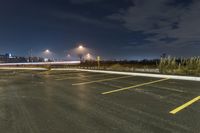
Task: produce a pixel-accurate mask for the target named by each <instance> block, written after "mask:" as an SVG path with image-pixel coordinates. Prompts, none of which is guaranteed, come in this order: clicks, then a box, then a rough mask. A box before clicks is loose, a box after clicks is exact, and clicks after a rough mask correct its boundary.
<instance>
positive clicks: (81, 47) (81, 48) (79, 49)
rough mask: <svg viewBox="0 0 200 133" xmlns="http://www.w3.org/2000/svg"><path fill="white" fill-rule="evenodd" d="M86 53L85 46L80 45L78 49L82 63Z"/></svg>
mask: <svg viewBox="0 0 200 133" xmlns="http://www.w3.org/2000/svg"><path fill="white" fill-rule="evenodd" d="M84 51H85V47H83V45H79V46H78V48H77V52H78V56H79V59H80V61H82V60H83V54H84Z"/></svg>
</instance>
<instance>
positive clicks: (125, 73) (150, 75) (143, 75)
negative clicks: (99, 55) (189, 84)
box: [51, 68, 200, 81]
mask: <svg viewBox="0 0 200 133" xmlns="http://www.w3.org/2000/svg"><path fill="white" fill-rule="evenodd" d="M51 70H53V71H59V70H60V71H63V70H69V71H70V70H73V71H85V72H95V73H107V74H120V75H132V76H142V77H154V78H170V79H178V80H189V81H200V77H192V76H178V75H163V74H150V73H134V72H117V71H104V70H87V69H76V68H54V69H51Z"/></svg>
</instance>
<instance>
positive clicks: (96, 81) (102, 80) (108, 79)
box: [72, 76, 133, 85]
mask: <svg viewBox="0 0 200 133" xmlns="http://www.w3.org/2000/svg"><path fill="white" fill-rule="evenodd" d="M129 77H133V76H122V77H115V78H107V79H101V80H95V81H88V82H82V83H75V84H72V85H85V84H91V83H98V82H104V81H111V80H116V79H123V78H129Z"/></svg>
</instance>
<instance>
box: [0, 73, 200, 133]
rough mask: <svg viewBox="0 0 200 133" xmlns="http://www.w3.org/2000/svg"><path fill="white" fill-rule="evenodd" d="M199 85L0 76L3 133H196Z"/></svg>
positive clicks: (98, 76) (84, 76)
mask: <svg viewBox="0 0 200 133" xmlns="http://www.w3.org/2000/svg"><path fill="white" fill-rule="evenodd" d="M199 96H200V82H197V81H182V80H172V79H165V78H163V79H162V78H149V77H138V76H126V75H113V74H103V73H92V72H81V71H30V70H25V71H23V70H1V71H0V132H1V133H200V97H199Z"/></svg>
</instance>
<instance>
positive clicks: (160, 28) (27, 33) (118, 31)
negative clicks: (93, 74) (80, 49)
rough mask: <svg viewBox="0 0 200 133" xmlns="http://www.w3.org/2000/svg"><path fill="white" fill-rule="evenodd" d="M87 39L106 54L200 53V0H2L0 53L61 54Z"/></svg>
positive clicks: (108, 56)
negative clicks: (48, 51) (47, 50)
mask: <svg viewBox="0 0 200 133" xmlns="http://www.w3.org/2000/svg"><path fill="white" fill-rule="evenodd" d="M78 42H84V43H85V47H88V48H90V49H92V50H93V54H95V55H101V56H102V57H103V58H104V59H142V58H159V57H160V55H161V54H162V53H167V54H169V55H171V56H198V55H200V1H199V0H0V46H1V47H0V53H2V54H3V53H7V52H11V53H13V54H14V55H20V56H28V53H29V51H30V49H32V51H33V54H34V55H35V56H37V55H40V53H41V52H42V51H43V50H45V49H50V50H51V51H53V52H54V56H55V58H64V57H65V56H66V54H67V53H68V51H70V50H71V49H73V48H75V47H76V44H77V43H78Z"/></svg>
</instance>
